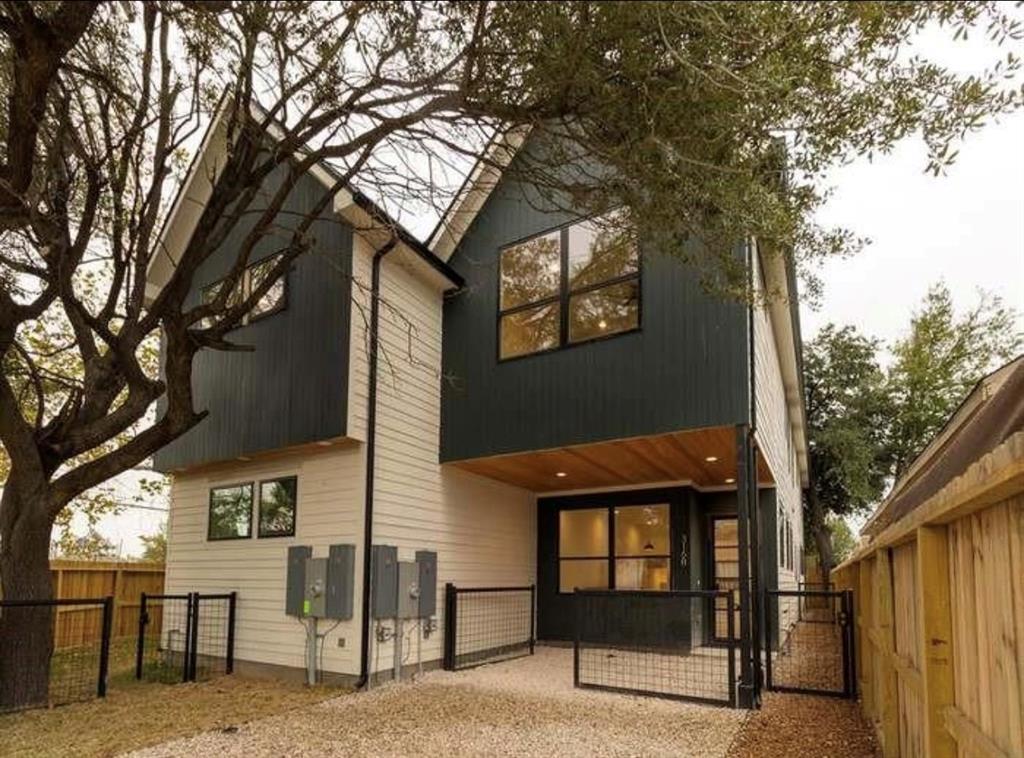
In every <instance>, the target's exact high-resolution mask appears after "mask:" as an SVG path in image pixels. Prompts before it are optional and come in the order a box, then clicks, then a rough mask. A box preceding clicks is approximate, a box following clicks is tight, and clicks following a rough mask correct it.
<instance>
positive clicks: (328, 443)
mask: <svg viewBox="0 0 1024 758" xmlns="http://www.w3.org/2000/svg"><path fill="white" fill-rule="evenodd" d="M316 444H318V445H319V446H320V447H330V446H331V441H330V440H320V441H319V442H317V443H316Z"/></svg>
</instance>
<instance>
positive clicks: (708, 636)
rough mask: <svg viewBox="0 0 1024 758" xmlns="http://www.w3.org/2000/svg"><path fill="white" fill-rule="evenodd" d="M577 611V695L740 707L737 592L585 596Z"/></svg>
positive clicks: (577, 601)
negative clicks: (591, 692) (594, 692)
mask: <svg viewBox="0 0 1024 758" xmlns="http://www.w3.org/2000/svg"><path fill="white" fill-rule="evenodd" d="M575 606H576V640H575V644H574V647H573V677H574V682H575V685H576V686H577V687H587V688H591V689H600V690H609V691H613V692H625V693H629V694H634V695H652V696H657V697H664V698H670V699H675V700H693V701H696V702H701V703H709V704H715V705H729V706H735V705H736V663H737V648H736V645H735V643H734V642H732V640H734V639H735V630H734V629H733V624H734V619H735V612H734V611H735V608H734V601H733V595H732V593H731V592H698V591H693V592H686V591H679V592H644V591H622V590H577V591H576V593H575ZM723 611H724V613H723ZM716 617H717V618H721V619H722V620H723V622H724V625H725V628H724V629H717V624H716Z"/></svg>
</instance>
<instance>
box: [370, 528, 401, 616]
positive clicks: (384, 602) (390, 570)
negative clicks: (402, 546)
mask: <svg viewBox="0 0 1024 758" xmlns="http://www.w3.org/2000/svg"><path fill="white" fill-rule="evenodd" d="M371 565H372V568H373V572H372V573H373V575H372V578H371V584H370V586H371V588H372V590H373V592H372V594H371V596H370V600H371V601H372V602H371V612H370V615H371V616H372V617H373V618H375V619H393V618H395V617H396V616H397V615H398V548H397V547H395V546H394V545H374V546H373V552H372V553H371Z"/></svg>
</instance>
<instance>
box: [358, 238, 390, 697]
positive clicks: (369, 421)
mask: <svg viewBox="0 0 1024 758" xmlns="http://www.w3.org/2000/svg"><path fill="white" fill-rule="evenodd" d="M397 243H398V240H397V238H392V239H391V241H389V242H388V243H387V244H385V245H384V247H382V248H381V249H380V250H378V251H377V252H376V253H374V254H373V269H372V273H371V276H370V339H369V350H370V356H369V372H368V376H367V391H366V395H367V397H366V507H365V509H364V511H363V595H362V598H361V606H362V614H363V624H362V626H363V628H362V629H361V630H360V645H359V679H358V680H357V681H356V689H362V688H363V687H365V686H366V683H367V682H368V681H369V679H370V575H371V571H372V569H373V556H372V547H373V487H374V484H373V475H374V470H375V465H374V461H375V458H376V452H377V348H378V345H379V342H380V335H379V334H378V326H379V324H380V264H381V263H382V262H383V261H384V256H385V255H387V254H388V253H390V252H391V251H392V250H393V249H394V247H395V245H396V244H397Z"/></svg>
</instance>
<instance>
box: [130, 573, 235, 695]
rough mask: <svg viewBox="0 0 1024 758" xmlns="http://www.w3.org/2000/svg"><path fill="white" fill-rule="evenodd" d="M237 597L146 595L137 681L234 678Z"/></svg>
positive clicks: (142, 603) (141, 611)
mask: <svg viewBox="0 0 1024 758" xmlns="http://www.w3.org/2000/svg"><path fill="white" fill-rule="evenodd" d="M236 603H237V595H236V593H234V592H231V593H228V594H223V595H204V594H201V593H198V592H190V593H188V594H185V595H147V594H146V593H143V594H142V598H141V601H140V606H139V631H138V639H137V643H136V650H135V678H136V679H146V680H148V681H157V682H166V683H172V682H195V681H203V680H206V679H209V678H211V677H213V676H218V675H221V674H230V673H232V671H233V670H234V661H235V607H236Z"/></svg>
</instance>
